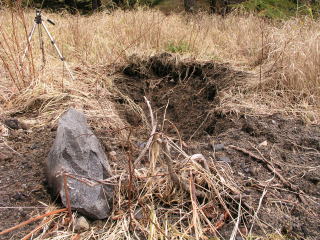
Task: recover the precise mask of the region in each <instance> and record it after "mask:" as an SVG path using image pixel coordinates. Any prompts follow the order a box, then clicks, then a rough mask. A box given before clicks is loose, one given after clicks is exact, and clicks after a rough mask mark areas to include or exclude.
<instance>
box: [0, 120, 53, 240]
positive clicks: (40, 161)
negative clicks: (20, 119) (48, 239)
mask: <svg viewBox="0 0 320 240" xmlns="http://www.w3.org/2000/svg"><path fill="white" fill-rule="evenodd" d="M15 122H17V120H16V119H15ZM53 138H54V133H53V132H51V131H50V129H48V128H33V129H29V130H27V129H20V128H18V129H10V132H9V137H8V138H7V139H6V145H4V144H0V150H1V151H0V168H1V177H0V231H2V230H4V229H7V228H9V227H12V226H15V225H17V224H18V223H20V222H22V221H25V220H28V219H29V218H31V217H34V216H37V215H38V214H39V213H41V214H42V213H44V210H45V209H44V205H42V204H41V203H40V202H43V203H45V204H49V203H50V202H51V200H50V196H49V195H48V193H47V191H46V188H45V177H44V160H45V158H46V156H47V153H48V151H49V149H50V145H51V143H52V142H53ZM8 146H10V148H12V149H10V148H9V147H8ZM8 207H9V208H8ZM36 224H37V223H35V224H31V225H28V226H27V227H25V228H23V229H21V230H20V231H14V232H12V233H11V234H7V235H5V236H0V239H21V238H22V237H23V236H25V235H26V234H27V233H29V232H30V231H31V230H32V229H33V228H34V227H35V226H36Z"/></svg>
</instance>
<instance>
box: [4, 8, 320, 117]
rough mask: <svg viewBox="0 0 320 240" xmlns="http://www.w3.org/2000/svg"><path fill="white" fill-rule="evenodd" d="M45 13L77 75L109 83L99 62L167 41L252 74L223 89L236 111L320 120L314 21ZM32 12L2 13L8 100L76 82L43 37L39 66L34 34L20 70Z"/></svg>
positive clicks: (159, 47)
mask: <svg viewBox="0 0 320 240" xmlns="http://www.w3.org/2000/svg"><path fill="white" fill-rule="evenodd" d="M45 15H47V16H48V17H49V18H52V19H53V20H54V21H55V22H56V23H57V25H56V26H51V25H49V28H50V32H51V33H52V35H53V36H54V37H55V38H56V40H57V43H58V46H59V47H60V48H61V50H62V52H63V53H64V55H65V56H67V60H68V61H69V62H70V63H71V65H72V67H73V69H77V71H76V75H77V77H78V78H80V79H81V78H86V81H91V80H92V78H95V80H93V81H96V79H100V81H102V82H104V84H107V85H108V84H109V83H110V80H109V81H108V80H107V77H106V75H105V74H104V72H103V69H105V66H107V65H111V66H112V65H114V64H124V63H125V62H126V61H127V59H128V57H129V56H131V55H133V54H136V55H139V56H150V55H153V54H155V53H158V52H163V51H165V50H168V45H169V44H173V45H174V44H175V45H177V46H178V47H179V44H184V47H185V48H186V49H187V52H184V53H183V56H184V57H194V58H197V59H204V60H213V61H219V62H230V63H232V64H233V65H236V66H238V67H239V68H241V69H245V70H248V71H252V72H253V73H255V74H256V77H255V78H252V79H250V80H248V81H247V82H245V83H244V86H243V87H242V88H241V89H231V90H230V92H229V93H224V95H225V97H222V102H223V105H222V107H224V108H228V109H230V110H235V111H242V110H243V109H242V107H244V108H246V110H247V111H249V112H253V113H255V112H257V113H261V114H263V113H266V112H270V111H271V112H274V111H281V112H297V113H303V115H304V116H305V118H306V119H309V121H310V122H317V121H318V120H319V117H318V116H319V114H318V113H319V111H318V106H319V96H320V88H319V85H320V77H319V71H320V70H319V68H318V66H319V63H320V53H319V30H320V27H319V26H320V24H319V22H318V21H314V20H310V19H292V20H289V21H286V22H284V23H277V24H276V23H269V22H266V21H264V20H261V19H259V18H257V17H255V16H252V15H248V16H237V15H229V16H227V17H225V18H222V17H220V16H210V15H207V14H205V13H203V14H198V15H196V16H185V15H183V14H173V15H169V16H165V15H164V14H162V13H161V12H159V11H154V10H142V9H141V10H137V11H120V10H118V11H115V12H112V13H97V14H95V15H92V16H86V17H81V16H71V15H68V14H67V13H62V14H50V13H46V14H45ZM33 18H34V12H32V11H27V12H24V14H22V13H21V12H20V13H19V12H13V13H11V12H10V10H2V12H1V14H0V22H1V25H0V30H1V36H0V38H1V48H0V56H1V59H2V64H1V68H2V69H1V82H0V88H1V96H0V97H1V99H0V100H1V101H2V102H10V101H12V98H14V96H17V93H19V92H23V91H25V90H26V89H33V88H35V87H40V86H41V87H40V88H41V89H42V90H44V89H45V90H44V91H51V90H49V89H48V88H51V89H54V91H58V92H59V91H62V92H63V91H66V90H67V89H68V88H71V89H73V90H74V89H76V87H75V84H74V82H70V81H69V77H68V73H67V71H66V70H65V69H64V68H63V65H62V63H61V62H60V61H59V60H58V59H57V58H56V56H57V55H56V53H55V51H54V49H53V48H52V47H51V46H50V45H51V44H50V42H49V40H48V39H47V37H46V36H45V56H46V65H45V66H44V69H43V70H41V69H40V66H41V65H42V57H41V54H40V53H41V52H40V50H39V48H38V46H39V43H38V42H37V41H38V35H37V34H35V36H34V37H35V38H34V40H33V42H32V44H31V45H32V56H30V57H29V58H28V59H26V61H25V63H24V67H23V68H22V69H19V64H20V62H21V55H22V52H23V49H24V47H25V46H26V41H25V40H26V32H27V31H29V29H31V25H32V24H33ZM24 22H25V24H26V27H24V25H23V23H24ZM47 25H48V24H47ZM262 37H263V41H262ZM262 48H263V51H262ZM178 49H179V48H178ZM169 50H170V49H169ZM260 67H261V72H260ZM88 71H90V72H91V74H90V76H89V77H87V76H88V75H86V74H88ZM62 73H63V74H62ZM92 73H93V74H92ZM101 77H102V78H103V79H104V80H101ZM77 82H79V81H77ZM59 89H60V90H59ZM311 115H312V116H311Z"/></svg>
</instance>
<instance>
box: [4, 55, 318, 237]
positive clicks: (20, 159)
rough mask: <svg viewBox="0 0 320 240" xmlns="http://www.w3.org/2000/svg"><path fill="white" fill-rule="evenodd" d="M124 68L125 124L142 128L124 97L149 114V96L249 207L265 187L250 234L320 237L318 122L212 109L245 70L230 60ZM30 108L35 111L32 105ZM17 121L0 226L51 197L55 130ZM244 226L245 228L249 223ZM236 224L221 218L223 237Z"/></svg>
mask: <svg viewBox="0 0 320 240" xmlns="http://www.w3.org/2000/svg"><path fill="white" fill-rule="evenodd" d="M121 73H122V75H121V76H120V77H119V75H118V76H117V77H116V78H115V80H114V84H115V87H116V88H117V89H118V90H119V91H121V92H122V95H121V94H115V96H114V102H115V104H116V105H117V108H118V111H119V114H120V115H121V116H122V117H123V119H124V120H125V121H127V123H128V126H133V127H136V128H139V127H143V126H142V125H143V124H142V119H141V116H140V115H139V114H137V113H136V112H135V111H134V110H132V106H130V105H129V104H128V101H127V98H124V97H123V95H126V96H128V97H129V98H130V99H131V100H132V101H133V102H134V103H135V104H137V105H138V106H140V107H141V108H142V109H143V110H144V112H146V113H147V112H148V110H147V108H146V104H145V102H144V100H143V96H147V98H148V99H149V100H151V104H152V107H153V110H154V111H155V112H156V113H157V116H158V118H159V120H161V119H162V116H163V114H164V109H165V107H166V105H167V104H168V107H167V115H166V118H167V119H169V120H170V121H171V122H172V123H173V124H174V125H175V126H176V127H177V128H178V129H179V131H180V133H181V135H182V138H183V140H184V141H185V143H186V147H185V151H186V152H188V153H189V154H193V153H202V154H204V155H205V156H206V158H207V159H212V160H213V161H214V162H215V163H216V164H217V166H219V167H220V168H229V167H231V169H232V173H233V177H234V179H235V180H236V181H237V182H238V183H239V188H240V189H241V191H242V194H243V195H244V201H245V202H246V203H248V204H249V205H251V206H253V207H254V209H257V207H258V205H259V200H260V198H261V196H262V193H263V191H264V190H267V192H266V195H265V196H264V198H263V201H262V206H261V209H260V211H259V213H258V217H259V219H261V220H262V221H263V222H264V223H265V225H263V226H259V225H256V227H255V228H254V229H253V232H254V233H257V234H266V233H265V232H263V231H262V229H263V230H266V231H267V233H273V232H275V231H279V232H281V233H282V234H284V235H286V236H288V237H289V239H312V240H316V239H319V236H320V229H319V226H320V206H319V198H320V183H319V181H320V171H319V167H320V128H319V126H315V125H305V124H304V123H303V122H302V121H301V120H299V119H286V118H285V117H284V116H281V115H272V116H246V115H241V114H240V115H237V116H234V115H224V114H221V113H220V112H217V111H215V106H216V105H217V104H219V93H220V92H221V91H226V90H227V89H228V87H230V86H231V85H234V84H239V86H240V83H241V81H242V80H243V79H244V78H245V77H247V76H248V74H247V73H244V72H239V71H236V70H232V69H231V67H230V66H229V65H224V64H216V63H210V62H207V63H200V62H194V61H185V62H179V61H177V60H176V59H175V58H174V57H172V56H170V55H168V54H163V55H160V56H156V57H153V58H151V59H149V60H145V61H143V60H139V59H135V58H134V59H132V64H129V65H128V66H126V67H125V68H123V69H122V70H121ZM168 102H169V103H168ZM33 111H34V112H33V114H36V112H37V110H36V109H34V110H33ZM32 117H34V116H30V113H28V114H22V115H17V116H5V119H11V118H15V119H18V121H19V120H20V119H28V118H32ZM159 122H161V121H159ZM14 123H15V122H14ZM15 125H17V128H18V129H11V130H10V133H9V137H8V138H6V139H5V140H6V144H7V145H9V146H10V147H11V148H12V149H13V150H14V151H13V150H12V149H10V148H8V147H7V146H6V145H4V144H3V143H1V142H0V169H1V176H0V231H2V230H4V229H7V228H9V227H12V226H15V225H17V224H18V223H20V222H22V221H24V220H27V219H29V218H30V217H33V216H36V215H37V214H39V213H43V212H44V209H43V208H42V207H43V205H42V204H41V203H40V201H41V202H44V203H46V204H49V203H51V202H52V199H51V198H50V196H49V194H48V193H47V191H46V187H45V176H44V162H45V159H46V157H47V154H48V152H49V150H50V147H51V144H52V143H53V140H54V137H55V129H54V128H52V127H51V126H50V127H49V126H44V127H33V128H28V127H19V126H20V125H19V124H15ZM91 126H93V128H94V129H95V132H96V134H97V136H98V137H99V138H100V139H101V141H102V142H103V143H104V145H105V147H106V151H107V152H110V151H118V150H119V149H121V148H122V147H123V146H121V143H120V141H117V140H116V139H113V138H114V136H111V135H110V136H109V135H108V134H106V132H107V131H105V130H104V129H100V128H99V123H96V122H91ZM166 126H167V127H165V132H166V133H167V134H169V135H170V134H172V135H173V134H175V136H176V130H175V129H174V128H173V127H172V125H170V124H166ZM135 137H136V138H138V140H139V141H140V142H141V143H143V142H144V141H145V138H144V137H143V136H142V137H141V136H135ZM139 137H140V138H141V139H139ZM191 137H192V138H191ZM190 138H191V139H190ZM112 139H113V140H112ZM110 141H112V142H111V144H109V143H110ZM263 142H264V144H261V143H263ZM265 143H266V144H265ZM217 144H223V145H219V146H218V148H221V149H218V150H217V151H214V150H213V147H215V148H217ZM230 145H234V146H238V147H241V148H243V149H245V150H247V151H249V152H251V153H254V154H255V155H257V156H259V157H262V158H265V159H267V160H268V161H270V162H271V163H272V165H273V167H274V168H275V169H276V171H278V172H279V173H280V174H281V175H282V176H283V177H284V178H285V179H286V180H287V181H289V182H290V183H291V184H292V187H288V186H286V185H284V184H283V182H281V181H280V180H279V178H278V177H277V176H274V174H273V173H272V172H271V171H270V170H269V169H268V168H267V166H266V164H265V162H263V161H259V160H257V159H255V158H253V157H250V156H248V155H246V154H245V153H243V152H241V151H238V150H235V149H233V148H232V147H230ZM8 207H14V208H8ZM23 207H33V208H23ZM247 224H248V226H249V227H250V223H247ZM35 226H36V223H35V224H34V225H29V226H27V227H25V228H23V229H20V230H19V231H15V232H13V233H12V234H10V235H6V236H0V239H21V237H22V236H24V235H26V234H27V233H29V232H30V231H31V230H32V229H33V228H34V227H35ZM233 227H234V223H231V222H230V223H228V224H226V225H225V226H224V227H223V228H222V229H221V234H222V235H225V237H226V238H228V237H229V236H230V232H231V231H232V228H233Z"/></svg>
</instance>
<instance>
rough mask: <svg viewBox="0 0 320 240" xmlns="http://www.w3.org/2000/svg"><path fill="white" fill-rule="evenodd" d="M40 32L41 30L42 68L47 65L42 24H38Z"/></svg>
mask: <svg viewBox="0 0 320 240" xmlns="http://www.w3.org/2000/svg"><path fill="white" fill-rule="evenodd" d="M38 32H39V43H40V50H41V54H42V66H41V69H43V68H44V66H45V65H46V58H45V55H44V42H43V35H42V28H41V25H40V24H38Z"/></svg>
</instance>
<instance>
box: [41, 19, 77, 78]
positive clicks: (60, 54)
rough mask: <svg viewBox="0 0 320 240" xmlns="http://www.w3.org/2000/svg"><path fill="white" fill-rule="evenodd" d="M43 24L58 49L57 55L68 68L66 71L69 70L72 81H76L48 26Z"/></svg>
mask: <svg viewBox="0 0 320 240" xmlns="http://www.w3.org/2000/svg"><path fill="white" fill-rule="evenodd" d="M41 24H42V26H43V28H44V29H45V31H46V33H47V34H48V36H49V38H50V41H51V43H52V45H53V46H54V48H55V49H56V51H57V53H58V55H59V57H60V60H61V61H62V62H63V64H64V66H65V67H66V69H67V71H68V72H69V74H70V76H71V78H72V80H75V78H74V76H73V74H72V72H71V69H70V67H69V65H68V63H67V62H66V61H65V58H64V57H63V55H62V53H61V52H60V50H59V48H58V46H57V44H56V42H55V41H54V38H53V37H52V35H51V34H50V32H49V30H48V28H47V26H46V25H45V24H44V22H42V23H41Z"/></svg>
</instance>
